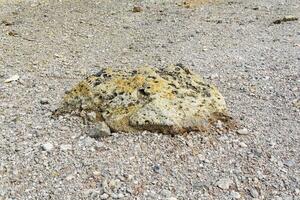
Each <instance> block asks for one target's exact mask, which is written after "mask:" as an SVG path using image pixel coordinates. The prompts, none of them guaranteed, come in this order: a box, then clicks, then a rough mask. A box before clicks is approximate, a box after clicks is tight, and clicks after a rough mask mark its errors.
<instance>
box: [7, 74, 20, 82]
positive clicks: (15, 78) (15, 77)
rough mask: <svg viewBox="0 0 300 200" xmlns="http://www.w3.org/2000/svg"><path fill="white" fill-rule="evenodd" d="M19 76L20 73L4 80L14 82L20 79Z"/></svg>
mask: <svg viewBox="0 0 300 200" xmlns="http://www.w3.org/2000/svg"><path fill="white" fill-rule="evenodd" d="M19 78H20V76H19V75H13V76H12V77H10V78H8V79H6V80H5V81H4V83H10V82H13V81H17V80H19Z"/></svg>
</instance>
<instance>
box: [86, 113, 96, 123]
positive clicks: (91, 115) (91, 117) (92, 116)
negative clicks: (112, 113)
mask: <svg viewBox="0 0 300 200" xmlns="http://www.w3.org/2000/svg"><path fill="white" fill-rule="evenodd" d="M87 118H88V120H89V121H91V122H94V121H96V118H97V114H96V113H95V112H89V113H87Z"/></svg>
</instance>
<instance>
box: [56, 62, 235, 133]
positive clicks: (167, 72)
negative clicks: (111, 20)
mask: <svg viewBox="0 0 300 200" xmlns="http://www.w3.org/2000/svg"><path fill="white" fill-rule="evenodd" d="M72 111H80V112H81V113H82V111H83V112H85V113H91V112H93V113H96V116H95V117H94V119H95V123H97V121H105V122H106V123H107V125H108V126H109V127H110V128H111V130H112V131H121V132H138V131H143V130H148V131H151V132H161V133H170V134H180V133H185V132H189V131H205V130H208V129H210V128H211V127H212V125H213V124H214V123H215V122H217V121H218V120H220V121H221V122H223V124H224V125H225V127H226V125H227V124H228V123H230V117H228V115H227V109H226V104H225V101H224V98H223V96H222V95H221V94H220V92H219V91H218V90H217V89H216V88H215V87H214V86H212V85H209V84H207V83H205V82H204V81H203V80H202V78H201V77H199V76H198V75H196V74H195V73H193V72H191V71H190V70H189V69H187V68H185V67H182V66H170V67H167V68H164V69H158V68H153V67H141V68H137V69H129V70H128V69H126V70H122V69H114V68H105V69H103V70H101V71H100V72H99V73H97V74H95V75H92V76H90V77H88V78H86V79H85V80H83V81H81V82H80V83H78V84H77V85H76V86H75V87H74V88H73V89H72V90H71V91H69V92H67V93H66V95H65V97H64V101H63V104H62V106H61V108H59V109H58V110H57V112H56V113H57V114H59V113H65V112H72Z"/></svg>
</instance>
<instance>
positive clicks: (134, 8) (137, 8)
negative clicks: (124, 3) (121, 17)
mask: <svg viewBox="0 0 300 200" xmlns="http://www.w3.org/2000/svg"><path fill="white" fill-rule="evenodd" d="M142 11H143V9H142V7H141V6H134V7H133V9H132V12H134V13H137V12H142Z"/></svg>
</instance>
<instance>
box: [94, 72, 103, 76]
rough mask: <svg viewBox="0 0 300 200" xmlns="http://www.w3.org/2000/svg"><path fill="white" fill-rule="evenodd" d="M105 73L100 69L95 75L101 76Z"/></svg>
mask: <svg viewBox="0 0 300 200" xmlns="http://www.w3.org/2000/svg"><path fill="white" fill-rule="evenodd" d="M102 73H103V70H101V71H99V72H98V73H96V74H95V76H97V77H100V76H101V75H102Z"/></svg>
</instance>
